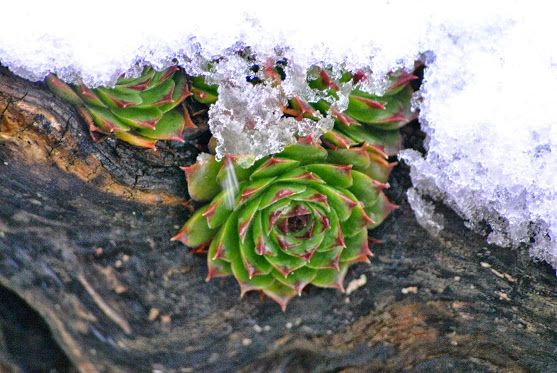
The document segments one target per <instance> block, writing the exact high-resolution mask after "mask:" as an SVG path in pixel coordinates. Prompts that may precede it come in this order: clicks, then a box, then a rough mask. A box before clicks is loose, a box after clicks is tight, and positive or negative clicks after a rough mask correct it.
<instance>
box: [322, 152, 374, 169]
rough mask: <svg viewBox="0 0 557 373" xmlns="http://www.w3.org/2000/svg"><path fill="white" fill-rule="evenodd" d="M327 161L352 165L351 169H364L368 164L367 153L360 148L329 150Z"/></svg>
mask: <svg viewBox="0 0 557 373" xmlns="http://www.w3.org/2000/svg"><path fill="white" fill-rule="evenodd" d="M327 161H328V162H329V163H332V164H346V165H352V169H354V170H358V171H363V170H366V169H367V168H368V167H369V164H370V159H369V155H368V153H367V151H365V149H362V148H351V149H336V150H330V151H329V157H328V159H327Z"/></svg>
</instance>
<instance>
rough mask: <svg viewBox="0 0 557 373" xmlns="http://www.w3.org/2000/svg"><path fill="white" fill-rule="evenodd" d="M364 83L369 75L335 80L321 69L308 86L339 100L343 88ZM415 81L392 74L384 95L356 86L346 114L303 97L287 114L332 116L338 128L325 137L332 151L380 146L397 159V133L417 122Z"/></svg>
mask: <svg viewBox="0 0 557 373" xmlns="http://www.w3.org/2000/svg"><path fill="white" fill-rule="evenodd" d="M365 79H367V77H366V75H365V74H363V73H361V72H357V73H349V72H345V73H343V74H342V76H341V77H340V78H339V79H338V80H334V79H333V78H332V77H331V75H330V74H329V72H327V70H325V69H319V73H318V77H317V78H315V79H312V80H310V81H309V86H310V87H311V88H313V89H314V90H318V91H324V92H325V94H326V95H327V96H332V97H334V98H338V96H337V92H338V91H339V90H340V88H339V87H340V85H341V84H343V83H348V82H352V83H353V84H357V83H359V82H361V81H362V80H365ZM415 79H417V78H416V76H414V75H412V74H410V73H408V72H405V71H399V72H396V73H391V74H390V75H389V76H388V77H387V83H386V86H387V88H386V89H385V90H384V92H383V94H382V95H375V94H371V93H367V92H364V91H362V90H360V89H358V88H357V86H356V88H354V89H352V90H351V91H350V94H349V100H348V107H347V108H346V110H344V111H343V112H340V111H338V110H336V109H335V108H334V107H332V106H331V104H330V103H329V102H327V101H326V100H324V99H321V100H319V101H318V102H306V101H305V100H304V99H303V98H300V97H293V98H292V99H291V100H290V103H289V107H288V108H287V109H286V110H285V112H286V113H287V114H289V115H292V116H294V117H297V118H312V117H313V114H314V112H315V111H319V112H320V113H321V114H322V115H327V114H329V113H330V114H331V115H333V116H334V118H335V126H334V128H333V130H331V131H329V132H327V133H326V134H325V135H324V136H323V140H324V141H325V142H326V143H327V144H328V145H329V146H330V147H335V148H345V149H348V148H352V147H355V146H358V145H359V144H364V143H365V144H368V145H378V146H381V147H382V148H383V151H385V152H386V153H387V154H388V155H394V154H396V153H397V152H398V151H399V150H400V147H401V137H400V133H399V131H398V129H399V128H401V127H403V126H404V125H406V124H407V123H409V122H410V121H412V120H413V119H415V118H416V113H415V112H414V111H412V110H411V98H412V94H413V93H414V90H413V89H412V87H411V86H410V82H412V81H413V80H415Z"/></svg>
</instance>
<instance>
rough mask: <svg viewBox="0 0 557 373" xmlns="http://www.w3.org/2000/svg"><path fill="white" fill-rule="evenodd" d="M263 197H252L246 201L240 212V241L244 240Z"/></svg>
mask: <svg viewBox="0 0 557 373" xmlns="http://www.w3.org/2000/svg"><path fill="white" fill-rule="evenodd" d="M260 202H261V198H257V199H252V200H251V201H249V202H248V203H246V204H245V205H244V206H243V207H242V208H241V209H240V210H239V212H238V236H239V237H240V242H241V243H242V242H244V240H245V238H246V236H247V234H248V230H249V228H250V225H251V223H252V220H253V218H254V216H255V213H256V212H257V211H258V210H259V203H260Z"/></svg>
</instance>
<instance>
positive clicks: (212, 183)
mask: <svg viewBox="0 0 557 373" xmlns="http://www.w3.org/2000/svg"><path fill="white" fill-rule="evenodd" d="M221 166H222V165H221V163H220V162H217V161H216V160H215V157H214V156H212V155H207V156H206V157H205V158H204V159H203V161H202V162H201V163H200V162H196V163H195V164H193V165H191V166H189V167H184V168H183V169H184V171H185V172H186V179H187V181H188V193H189V195H190V197H191V198H193V199H194V200H196V201H208V200H210V199H211V198H213V197H214V196H216V195H217V193H219V192H220V190H221V189H220V185H219V184H218V183H217V180H216V178H217V174H218V173H219V171H220V168H221Z"/></svg>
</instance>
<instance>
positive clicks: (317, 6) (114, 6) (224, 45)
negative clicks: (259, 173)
mask: <svg viewBox="0 0 557 373" xmlns="http://www.w3.org/2000/svg"><path fill="white" fill-rule="evenodd" d="M363 3H364V2H356V1H354V2H340V3H339V2H335V3H333V2H331V3H327V2H312V3H310V2H303V1H281V2H275V3H269V2H261V1H242V2H238V1H234V2H226V3H224V2H223V3H222V4H221V3H207V2H185V1H174V2H160V3H153V2H150V3H144V4H139V3H138V2H117V1H96V2H95V3H94V4H95V5H94V6H91V7H89V8H87V9H86V10H85V9H82V8H78V7H77V6H76V5H75V3H70V2H69V3H66V2H61V1H58V2H57V1H50V2H42V1H37V2H36V3H35V4H33V2H29V1H10V2H9V3H8V4H4V5H3V6H2V13H3V17H2V28H1V30H0V63H1V64H2V65H4V66H8V67H9V68H10V69H11V70H12V71H13V72H15V73H17V74H19V75H21V76H23V77H26V78H28V79H31V80H41V79H43V78H44V76H45V75H47V74H48V73H49V72H55V73H56V74H58V75H59V76H60V77H61V78H63V79H65V80H67V81H83V82H84V83H86V84H88V85H91V86H96V85H100V84H111V83H113V82H114V81H115V79H116V78H117V77H118V76H119V75H120V74H122V73H125V72H127V73H131V74H133V73H137V72H139V71H140V69H141V66H142V65H144V64H152V65H154V66H155V67H159V68H162V67H164V66H167V65H169V64H170V63H172V60H176V61H178V63H179V64H180V65H181V66H183V67H184V68H185V69H186V70H187V71H188V72H189V73H191V74H201V73H205V72H206V70H207V66H206V64H207V62H208V61H210V60H212V59H213V58H214V57H216V56H224V58H223V59H222V62H221V64H220V65H219V67H218V71H219V74H216V76H213V78H214V79H215V80H216V81H217V82H218V83H219V84H221V86H222V87H223V88H222V91H221V95H222V97H223V98H222V100H221V101H220V102H219V104H217V105H216V106H215V107H214V108H213V109H212V110H211V115H212V117H211V127H212V129H213V130H214V131H215V132H216V136H217V138H219V137H220V139H221V146H222V147H224V148H225V150H230V149H234V148H233V146H236V148H238V150H237V151H239V152H240V151H248V152H251V153H253V155H254V156H258V155H262V154H266V153H268V152H271V151H277V149H280V148H281V147H282V146H284V145H285V144H286V143H288V142H289V141H292V134H294V133H296V132H299V131H302V132H303V131H307V128H297V127H295V126H296V124H295V123H292V122H289V123H286V122H281V118H278V117H277V116H276V115H275V114H274V113H273V112H272V109H273V108H276V107H278V106H279V105H280V102H281V100H282V99H283V97H280V94H283V93H284V92H282V93H280V92H275V91H273V90H272V89H262V88H261V89H262V92H256V90H247V89H243V88H242V84H241V83H239V82H241V81H242V79H244V76H245V75H244V74H245V71H246V67H247V66H239V65H238V59H235V58H233V52H234V51H235V50H237V49H238V47H239V46H249V47H251V50H252V51H253V52H254V53H255V55H256V58H257V61H258V62H260V63H263V62H265V61H266V60H267V59H268V58H269V57H271V58H276V57H277V56H280V57H286V58H288V61H289V68H293V69H296V71H301V72H302V74H301V76H303V75H304V72H305V71H307V70H308V69H309V68H310V67H311V66H312V65H315V64H318V65H323V64H331V65H334V66H336V67H342V68H347V69H350V68H365V69H367V70H372V71H373V72H374V76H375V77H376V80H375V81H374V82H373V84H371V85H370V86H369V87H367V88H368V89H370V90H371V89H379V90H380V88H381V84H380V83H381V75H382V74H384V73H386V72H388V71H389V70H391V69H397V68H404V67H410V66H412V63H413V61H414V60H415V59H417V58H421V57H424V58H426V59H427V63H428V68H427V70H426V72H425V81H424V85H423V88H422V92H423V93H422V103H421V105H420V109H421V114H420V119H421V122H422V126H423V128H424V130H425V131H426V133H427V134H428V138H427V148H428V154H427V156H426V158H425V159H423V158H422V157H421V156H420V155H418V154H416V153H414V152H411V151H407V152H406V153H405V154H404V155H403V159H405V160H406V162H408V163H409V164H410V165H411V166H412V179H413V182H414V185H415V188H416V189H415V190H413V191H411V197H412V201H413V206H414V207H416V208H418V210H420V211H418V215H419V216H420V218H421V219H422V222H423V223H424V224H425V226H429V227H434V229H433V231H436V230H438V228H439V229H440V227H441V226H442V225H440V224H439V223H438V222H434V221H432V222H430V223H429V224H427V220H428V216H434V215H435V214H434V213H433V212H432V211H430V210H431V205H429V204H428V203H425V202H424V201H423V200H422V199H420V195H423V194H428V195H430V196H432V197H433V198H439V199H441V200H443V201H444V202H446V203H447V204H449V205H450V206H452V207H453V208H454V209H455V210H456V211H457V212H458V213H459V214H461V215H462V216H463V217H465V218H466V219H468V220H469V221H470V226H471V227H473V228H475V229H484V230H485V232H486V233H489V239H490V240H491V241H492V242H494V243H497V244H502V245H509V244H512V245H516V244H519V243H521V242H526V243H529V242H531V243H532V245H531V246H530V247H531V249H530V251H531V254H532V255H533V256H534V257H537V258H540V259H543V260H546V261H547V262H549V263H551V264H552V265H553V266H554V267H556V268H557V104H556V103H557V94H555V93H554V90H555V88H554V87H555V83H557V43H556V42H555V35H557V26H556V23H555V22H553V20H552V17H553V11H552V10H551V9H550V2H545V3H544V2H538V3H531V2H529V3H527V2H510V1H501V2H489V1H477V2H474V1H467V2H462V3H459V4H455V3H454V2H437V1H407V2H400V1H390V2H383V1H381V2H365V3H366V5H362V4H363ZM533 4H536V5H535V6H537V8H534V7H533V6H534V5H533ZM240 65H241V64H240ZM305 88H306V87H305V85H304V83H303V79H302V81H295V80H294V81H292V82H291V84H289V85H287V86H286V89H288V90H289V92H287V93H296V92H298V93H303V92H304V90H305ZM248 99H249V100H248ZM254 100H259V102H261V105H263V106H264V107H265V108H267V107H268V108H270V109H271V111H270V112H269V111H267V110H261V106H260V105H255V104H253V103H254V102H255V101H254ZM339 105H342V104H341V103H339ZM230 109H232V112H233V115H223V113H230ZM246 118H249V121H250V122H253V123H259V124H261V125H256V126H255V127H254V128H253V130H252V132H250V133H243V132H242V128H243V123H242V121H245V120H246ZM268 121H270V122H274V123H273V124H274V125H273V126H269V127H268V128H266V127H265V125H264V124H265V123H267V122H268ZM322 125H323V128H327V126H328V125H330V123H323V124H322ZM269 128H271V129H269ZM420 206H421V208H420ZM424 208H425V210H424Z"/></svg>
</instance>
